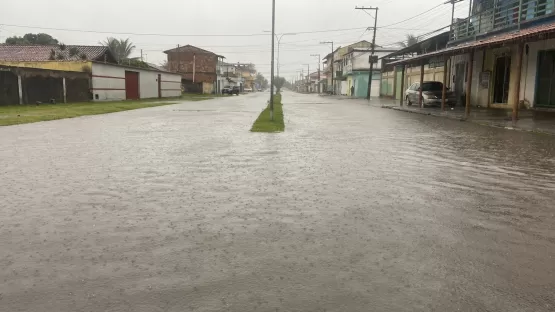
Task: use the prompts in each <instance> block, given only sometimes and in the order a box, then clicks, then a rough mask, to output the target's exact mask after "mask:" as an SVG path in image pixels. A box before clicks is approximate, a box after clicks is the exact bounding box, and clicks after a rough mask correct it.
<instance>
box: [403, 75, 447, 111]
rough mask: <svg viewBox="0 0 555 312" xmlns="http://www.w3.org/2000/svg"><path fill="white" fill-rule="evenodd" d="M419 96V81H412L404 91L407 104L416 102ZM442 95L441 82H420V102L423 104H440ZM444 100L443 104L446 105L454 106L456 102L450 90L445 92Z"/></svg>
mask: <svg viewBox="0 0 555 312" xmlns="http://www.w3.org/2000/svg"><path fill="white" fill-rule="evenodd" d="M419 96H420V83H419V82H416V83H413V84H412V85H411V86H410V87H409V88H408V89H407V91H405V100H406V102H407V105H409V106H410V105H412V104H413V103H415V104H418V103H419V101H418V98H419ZM442 97H443V83H441V82H439V81H424V82H423V83H422V103H423V104H424V106H441V101H442ZM445 97H446V101H445V104H447V105H448V106H455V105H456V104H457V98H456V96H455V94H454V93H453V92H452V91H449V88H447V92H446V94H445Z"/></svg>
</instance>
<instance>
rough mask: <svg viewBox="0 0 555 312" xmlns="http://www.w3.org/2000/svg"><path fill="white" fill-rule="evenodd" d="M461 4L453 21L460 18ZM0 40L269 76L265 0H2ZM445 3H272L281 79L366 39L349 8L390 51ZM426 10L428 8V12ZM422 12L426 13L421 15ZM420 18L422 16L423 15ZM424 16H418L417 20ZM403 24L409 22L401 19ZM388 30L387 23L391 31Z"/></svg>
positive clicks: (441, 13) (440, 18)
mask: <svg viewBox="0 0 555 312" xmlns="http://www.w3.org/2000/svg"><path fill="white" fill-rule="evenodd" d="M468 1H469V0H465V1H462V2H460V3H458V4H457V5H456V7H455V16H456V17H457V16H458V17H466V16H467V15H468ZM2 2H3V3H2V6H1V9H0V41H1V42H4V41H5V39H6V38H7V37H10V36H14V35H18V36H22V35H24V34H25V33H28V32H33V33H36V32H45V33H48V34H51V35H52V36H54V37H55V38H57V39H58V40H60V41H62V42H64V43H66V44H83V45H96V44H98V43H99V42H100V41H102V40H104V39H105V38H106V37H108V36H113V37H117V38H128V37H129V38H131V40H132V41H133V43H134V44H135V46H136V47H137V49H136V51H135V53H134V54H135V56H139V55H140V50H141V49H142V50H143V53H144V56H145V58H146V59H147V60H148V61H149V62H152V63H157V64H158V63H161V62H162V61H163V60H164V59H165V54H164V53H163V52H162V51H164V50H167V49H170V48H173V47H176V46H177V45H178V44H180V45H186V44H191V45H195V46H198V47H200V48H204V49H207V50H210V51H213V52H216V53H218V54H221V55H224V56H225V57H226V58H227V61H229V62H251V63H254V64H256V66H257V69H258V70H259V71H260V72H262V73H263V74H264V75H265V76H269V72H270V60H271V56H270V50H271V49H270V38H271V37H270V34H268V33H265V31H269V30H271V0H233V1H230V0H157V1H154V0H134V1H130V0H96V1H93V2H90V1H76V0H48V1H46V0H17V1H7V0H5V1H2ZM444 2H445V0H276V32H277V33H278V34H281V33H297V34H296V35H286V36H284V37H283V39H282V41H281V57H280V60H281V61H280V62H281V76H284V77H286V78H287V79H290V78H292V77H293V76H295V75H297V71H298V70H300V69H301V68H305V71H306V67H307V66H306V65H304V66H303V64H310V65H311V70H312V69H313V68H316V66H317V64H318V61H317V58H316V57H312V56H311V54H321V55H322V57H323V56H324V55H325V54H327V53H329V52H330V50H331V47H330V46H326V45H322V44H320V42H321V41H334V42H335V44H336V47H337V46H340V45H342V46H345V45H348V44H350V43H353V42H357V41H360V40H368V41H371V39H372V32H371V31H365V27H370V26H373V25H374V20H373V12H372V13H371V15H372V16H370V15H369V14H368V13H365V12H363V11H361V10H355V6H375V7H376V6H377V7H379V13H378V32H377V40H376V43H377V44H378V45H382V46H387V47H391V48H395V47H396V43H397V42H399V41H401V40H403V38H404V37H405V36H406V34H409V33H410V34H415V35H421V34H426V33H429V32H430V31H433V30H436V29H438V28H441V27H443V26H446V25H448V24H449V21H450V15H451V5H444V4H443V3H444ZM430 9H431V10H430ZM426 11H428V12H426ZM424 12H425V13H424ZM420 13H424V14H422V15H418V14H420ZM407 19H409V20H407ZM392 24H393V25H392Z"/></svg>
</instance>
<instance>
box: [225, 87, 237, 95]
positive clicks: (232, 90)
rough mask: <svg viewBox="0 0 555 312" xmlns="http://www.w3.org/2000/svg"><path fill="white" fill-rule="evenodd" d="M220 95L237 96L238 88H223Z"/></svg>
mask: <svg viewBox="0 0 555 312" xmlns="http://www.w3.org/2000/svg"><path fill="white" fill-rule="evenodd" d="M222 94H229V95H233V94H236V95H239V87H233V88H232V87H225V88H223V89H222Z"/></svg>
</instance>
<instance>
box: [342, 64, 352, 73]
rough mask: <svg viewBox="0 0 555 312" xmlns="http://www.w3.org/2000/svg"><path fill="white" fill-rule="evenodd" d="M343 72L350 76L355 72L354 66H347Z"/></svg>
mask: <svg viewBox="0 0 555 312" xmlns="http://www.w3.org/2000/svg"><path fill="white" fill-rule="evenodd" d="M343 72H344V73H345V75H348V74H350V73H352V72H353V64H347V65H345V67H343Z"/></svg>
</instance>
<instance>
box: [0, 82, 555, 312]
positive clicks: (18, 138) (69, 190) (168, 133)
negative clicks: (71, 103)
mask: <svg viewBox="0 0 555 312" xmlns="http://www.w3.org/2000/svg"><path fill="white" fill-rule="evenodd" d="M267 96H268V93H263V94H254V95H248V96H241V97H232V98H225V99H216V100H210V101H205V102H194V103H190V102H189V103H182V104H178V105H172V106H164V107H156V108H149V109H143V110H136V111H128V112H122V113H115V114H109V115H102V116H89V117H82V118H76V119H67V120H59V121H51V122H44V123H37V124H27V125H20V126H11V127H3V128H0V146H1V148H0V173H1V174H0V198H1V201H0V220H1V221H0V311H10V312H11V311H56V312H66V311H68V312H69V311H110V312H115V311H118V312H119V311H129V312H143V311H144V312H154V311H164V312H167V311H171V312H173V311H202V312H205V311H241V312H245V311H271V312H275V311H299V312H300V311H303V312H304V311H328V312H331V311H349V312H351V311H553V310H555V292H554V289H555V217H554V215H555V137H551V136H546V135H537V134H531V133H522V132H515V131H507V130H502V129H495V128H488V127H483V126H478V125H474V124H471V123H462V122H457V121H453V120H444V119H441V118H436V117H430V116H422V115H416V114H408V113H403V112H397V111H392V110H387V109H380V108H376V107H369V106H366V105H364V104H363V102H361V101H347V100H344V101H340V100H333V99H330V98H320V97H318V96H316V95H299V94H293V93H285V94H284V102H285V107H286V110H285V114H286V122H287V131H286V132H285V133H282V134H254V133H250V132H249V131H248V130H249V128H250V126H251V124H252V122H253V121H254V119H255V118H256V116H257V115H258V112H259V111H260V110H261V109H262V108H263V106H264V102H265V100H266V97H267Z"/></svg>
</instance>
